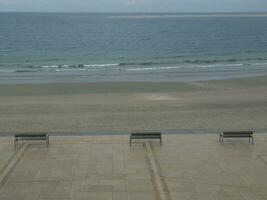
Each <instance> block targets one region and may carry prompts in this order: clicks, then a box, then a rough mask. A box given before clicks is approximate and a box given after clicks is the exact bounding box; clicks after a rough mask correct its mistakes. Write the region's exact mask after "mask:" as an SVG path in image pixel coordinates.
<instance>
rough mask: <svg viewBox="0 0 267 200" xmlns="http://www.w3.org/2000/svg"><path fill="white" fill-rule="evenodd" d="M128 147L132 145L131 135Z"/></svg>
mask: <svg viewBox="0 0 267 200" xmlns="http://www.w3.org/2000/svg"><path fill="white" fill-rule="evenodd" d="M129 143H130V147H131V146H132V137H130V142H129Z"/></svg>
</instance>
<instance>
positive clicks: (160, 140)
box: [159, 137, 162, 146]
mask: <svg viewBox="0 0 267 200" xmlns="http://www.w3.org/2000/svg"><path fill="white" fill-rule="evenodd" d="M159 142H160V146H162V138H161V137H160V139H159Z"/></svg>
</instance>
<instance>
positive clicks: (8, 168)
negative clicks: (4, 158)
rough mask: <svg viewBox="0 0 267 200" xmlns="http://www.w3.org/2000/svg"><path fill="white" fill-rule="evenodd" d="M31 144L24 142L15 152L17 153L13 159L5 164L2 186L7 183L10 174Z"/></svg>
mask: <svg viewBox="0 0 267 200" xmlns="http://www.w3.org/2000/svg"><path fill="white" fill-rule="evenodd" d="M28 147H29V145H28V144H24V145H23V146H22V147H21V148H20V149H18V150H17V152H15V155H14V156H12V159H11V160H10V161H9V163H8V164H7V165H6V166H5V168H4V170H3V171H2V173H1V174H0V188H1V187H2V186H3V185H4V184H5V182H6V181H7V179H8V176H9V175H10V174H11V173H12V171H13V170H14V169H15V167H16V166H17V164H18V162H19V161H20V160H21V158H22V157H23V155H24V153H25V152H26V150H27V149H28Z"/></svg>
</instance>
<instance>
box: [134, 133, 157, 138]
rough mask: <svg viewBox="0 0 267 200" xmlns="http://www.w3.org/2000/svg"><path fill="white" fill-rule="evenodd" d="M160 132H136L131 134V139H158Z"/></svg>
mask: <svg viewBox="0 0 267 200" xmlns="http://www.w3.org/2000/svg"><path fill="white" fill-rule="evenodd" d="M160 136H161V132H136V133H131V137H160Z"/></svg>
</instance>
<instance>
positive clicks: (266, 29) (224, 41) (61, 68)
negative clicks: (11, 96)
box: [0, 13, 267, 84]
mask: <svg viewBox="0 0 267 200" xmlns="http://www.w3.org/2000/svg"><path fill="white" fill-rule="evenodd" d="M263 74H267V14H265V13H260V14H257V13H254V14H197V13H192V14H175V13H172V14H157V13H152V14H146V13H143V14H135V13H132V14H115V13H105V14H89V13H0V84H18V83H55V82H96V81H187V80H188V81H191V80H211V79H227V78H235V77H246V76H256V75H263Z"/></svg>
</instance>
